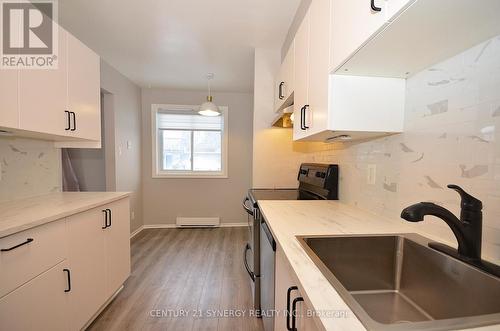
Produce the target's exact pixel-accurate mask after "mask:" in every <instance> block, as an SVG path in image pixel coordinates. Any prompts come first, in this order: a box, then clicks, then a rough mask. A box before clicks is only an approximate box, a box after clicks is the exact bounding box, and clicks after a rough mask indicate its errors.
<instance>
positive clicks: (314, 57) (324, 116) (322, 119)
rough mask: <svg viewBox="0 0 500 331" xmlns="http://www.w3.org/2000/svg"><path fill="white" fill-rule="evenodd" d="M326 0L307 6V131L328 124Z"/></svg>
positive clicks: (327, 6) (328, 29) (321, 127)
mask: <svg viewBox="0 0 500 331" xmlns="http://www.w3.org/2000/svg"><path fill="white" fill-rule="evenodd" d="M330 4H331V1H330V0H315V1H313V2H312V3H311V6H310V7H309V21H310V23H309V26H310V32H309V65H308V71H309V74H308V75H309V77H308V81H309V86H308V96H307V103H308V105H309V107H308V108H307V110H306V115H307V121H306V125H307V126H308V127H309V129H308V130H307V131H308V132H307V134H308V135H311V134H314V133H317V132H321V131H324V130H326V129H327V127H328V73H329V70H328V68H329V65H328V64H329V59H330V57H329V51H330V33H329V32H330Z"/></svg>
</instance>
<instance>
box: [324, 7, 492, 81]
mask: <svg viewBox="0 0 500 331" xmlns="http://www.w3.org/2000/svg"><path fill="white" fill-rule="evenodd" d="M332 1H333V12H332V17H333V20H332V32H331V33H332V59H331V63H330V64H331V65H330V69H331V70H332V71H334V72H335V73H336V74H348V75H356V76H378V77H394V78H408V77H410V76H411V75H412V74H414V73H417V72H419V71H421V70H424V69H425V68H428V67H430V66H432V65H434V64H436V63H439V62H441V61H443V60H445V59H447V58H449V57H451V56H454V55H456V54H458V53H460V52H462V51H464V50H466V49H468V48H470V47H473V46H474V45H477V44H479V43H481V42H483V41H485V40H488V39H490V38H493V37H495V36H497V35H498V34H500V19H498V13H499V12H500V1H498V0H481V1H477V0H439V1H435V0H386V1H381V0H375V3H377V2H379V1H380V2H381V3H380V4H379V5H380V8H381V11H380V12H372V11H371V9H370V7H369V1H368V0H366V1H364V0H350V1H343V0H332ZM356 5H358V6H359V7H360V8H357V10H355V8H354V7H355V6H356ZM361 7H363V8H365V10H364V11H363V10H361V9H362V8H361ZM366 8H368V9H366ZM374 17H376V18H377V20H376V21H374V20H373V18H374Z"/></svg>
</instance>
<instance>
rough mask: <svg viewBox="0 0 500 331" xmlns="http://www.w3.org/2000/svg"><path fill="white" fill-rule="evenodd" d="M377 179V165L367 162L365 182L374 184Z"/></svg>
mask: <svg viewBox="0 0 500 331" xmlns="http://www.w3.org/2000/svg"><path fill="white" fill-rule="evenodd" d="M376 181H377V165H376V164H369V165H368V167H367V168H366V184H368V185H375V182H376Z"/></svg>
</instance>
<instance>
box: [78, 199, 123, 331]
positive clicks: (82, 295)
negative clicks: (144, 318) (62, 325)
mask: <svg viewBox="0 0 500 331" xmlns="http://www.w3.org/2000/svg"><path fill="white" fill-rule="evenodd" d="M128 215H129V201H128V199H122V200H118V201H116V202H113V203H111V204H107V205H103V206H101V207H98V208H94V209H91V210H89V211H86V212H83V213H80V214H77V215H74V216H71V217H69V218H68V235H69V242H70V244H69V257H68V261H69V264H70V268H71V273H72V289H71V293H70V316H71V326H72V328H71V329H72V330H79V329H80V328H82V326H84V325H86V324H87V322H88V321H90V320H91V318H92V317H93V316H94V315H95V314H96V313H97V312H98V311H99V309H100V308H101V306H102V305H103V304H104V303H105V302H106V300H108V299H109V298H110V297H111V296H112V295H113V294H114V293H115V292H116V291H117V290H118V289H119V288H120V286H121V285H122V284H123V283H124V282H125V280H126V279H127V277H128V276H129V274H130V230H129V229H130V222H129V216H128Z"/></svg>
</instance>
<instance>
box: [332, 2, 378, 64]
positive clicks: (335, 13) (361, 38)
mask: <svg viewBox="0 0 500 331" xmlns="http://www.w3.org/2000/svg"><path fill="white" fill-rule="evenodd" d="M331 2H332V11H331V14H332V26H331V32H332V36H331V39H332V44H331V45H332V46H331V48H332V49H331V59H330V62H331V63H330V68H331V69H332V70H336V69H337V68H338V67H340V66H341V65H342V64H344V62H345V61H346V60H347V59H348V58H349V57H351V56H352V55H353V54H354V53H355V52H356V51H357V50H358V49H359V48H360V47H361V46H363V44H365V43H366V42H367V41H368V40H369V39H370V38H371V36H372V35H374V34H375V33H376V32H378V31H380V30H382V29H383V28H384V27H385V26H386V24H387V20H386V15H385V2H386V1H383V0H373V3H374V5H375V6H378V8H382V10H381V11H375V10H373V9H372V7H371V5H370V0H349V1H346V0H331Z"/></svg>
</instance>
